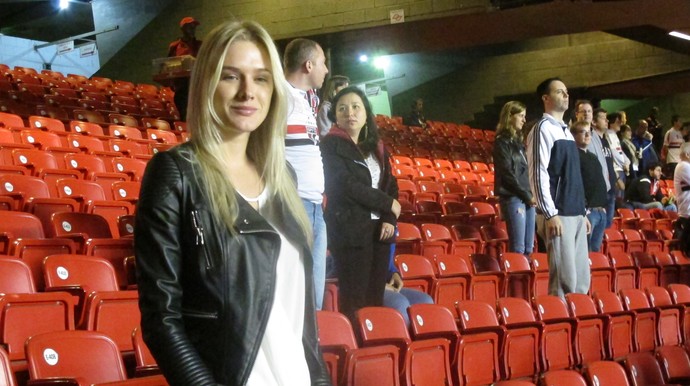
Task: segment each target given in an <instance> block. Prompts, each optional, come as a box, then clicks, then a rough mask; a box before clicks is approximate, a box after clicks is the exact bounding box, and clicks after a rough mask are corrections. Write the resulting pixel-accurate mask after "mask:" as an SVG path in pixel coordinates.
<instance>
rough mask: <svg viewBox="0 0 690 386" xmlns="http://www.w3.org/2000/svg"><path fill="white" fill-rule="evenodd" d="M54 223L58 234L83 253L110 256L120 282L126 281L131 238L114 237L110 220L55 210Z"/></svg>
mask: <svg viewBox="0 0 690 386" xmlns="http://www.w3.org/2000/svg"><path fill="white" fill-rule="evenodd" d="M52 223H53V229H54V231H55V235H56V236H57V237H58V238H65V239H69V240H74V242H75V244H77V245H79V251H80V253H82V254H85V255H87V256H99V257H102V258H104V259H106V260H108V261H109V262H110V263H111V264H112V265H113V267H114V268H115V272H116V273H117V277H118V282H119V283H120V285H122V286H123V287H124V286H126V285H127V280H126V275H125V272H124V258H125V257H127V256H132V255H134V250H133V245H132V239H131V238H120V239H115V238H113V236H112V233H111V232H110V226H109V225H108V223H107V221H106V220H105V219H104V218H103V217H101V216H99V215H97V214H91V213H65V212H63V213H55V214H54V215H53V217H52ZM116 226H117V225H116ZM116 229H117V228H116Z"/></svg>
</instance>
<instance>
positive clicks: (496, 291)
mask: <svg viewBox="0 0 690 386" xmlns="http://www.w3.org/2000/svg"><path fill="white" fill-rule="evenodd" d="M469 260H470V261H471V265H472V272H473V276H472V281H471V283H470V299H473V300H482V301H485V302H487V303H489V304H494V303H496V300H497V299H498V298H500V297H502V296H504V295H505V284H504V283H505V274H504V273H503V272H502V271H501V268H500V266H499V264H498V260H497V259H494V258H492V257H491V256H489V255H484V254H479V253H475V254H473V255H471V256H470V257H469Z"/></svg>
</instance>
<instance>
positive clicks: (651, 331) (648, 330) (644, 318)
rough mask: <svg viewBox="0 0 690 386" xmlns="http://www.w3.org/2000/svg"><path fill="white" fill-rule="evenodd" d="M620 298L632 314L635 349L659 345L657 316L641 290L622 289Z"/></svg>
mask: <svg viewBox="0 0 690 386" xmlns="http://www.w3.org/2000/svg"><path fill="white" fill-rule="evenodd" d="M620 295H621V299H622V301H623V305H624V307H625V309H626V310H628V311H631V312H632V313H633V315H634V318H633V321H634V323H635V324H634V327H633V331H634V335H633V338H634V341H635V346H636V350H637V351H652V350H654V348H655V347H656V346H658V345H659V335H658V333H659V331H658V329H657V323H658V317H657V314H656V312H655V311H654V310H652V309H651V305H650V304H649V300H648V299H647V296H646V295H645V293H644V292H643V291H642V290H638V289H635V288H627V289H622V290H621V291H620Z"/></svg>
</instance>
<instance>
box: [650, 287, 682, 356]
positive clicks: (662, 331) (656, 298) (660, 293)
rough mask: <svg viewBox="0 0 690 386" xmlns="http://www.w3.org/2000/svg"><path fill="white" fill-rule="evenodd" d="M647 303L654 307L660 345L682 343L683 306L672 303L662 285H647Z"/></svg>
mask: <svg viewBox="0 0 690 386" xmlns="http://www.w3.org/2000/svg"><path fill="white" fill-rule="evenodd" d="M645 293H646V294H647V298H648V299H649V304H650V305H651V306H652V307H654V308H655V309H656V313H657V315H658V318H659V325H658V328H659V343H660V344H661V345H662V346H678V345H681V344H682V343H683V340H684V339H683V329H682V326H683V321H682V318H683V316H684V313H685V307H684V306H682V305H677V304H673V301H672V300H671V295H670V294H669V293H668V291H667V290H666V288H664V287H647V288H645Z"/></svg>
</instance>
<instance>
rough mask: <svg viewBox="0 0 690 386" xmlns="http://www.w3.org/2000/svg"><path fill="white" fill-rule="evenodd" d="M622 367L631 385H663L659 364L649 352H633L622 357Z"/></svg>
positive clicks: (662, 375)
mask: <svg viewBox="0 0 690 386" xmlns="http://www.w3.org/2000/svg"><path fill="white" fill-rule="evenodd" d="M623 367H625V371H626V373H627V374H628V378H629V379H630V381H631V382H630V383H631V385H632V386H645V385H664V384H666V382H665V381H664V374H663V373H662V372H661V366H659V362H657V360H656V358H655V357H654V354H652V353H651V352H634V353H630V354H628V355H627V356H626V357H625V359H623Z"/></svg>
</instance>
